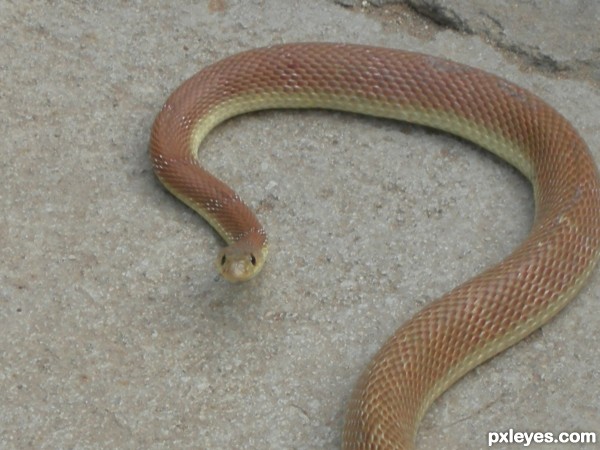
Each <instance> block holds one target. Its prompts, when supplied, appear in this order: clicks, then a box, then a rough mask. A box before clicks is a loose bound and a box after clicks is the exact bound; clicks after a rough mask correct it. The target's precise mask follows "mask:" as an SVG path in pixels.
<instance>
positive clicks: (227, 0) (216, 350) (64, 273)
mask: <svg viewBox="0 0 600 450" xmlns="http://www.w3.org/2000/svg"><path fill="white" fill-rule="evenodd" d="M342 3H344V4H345V5H346V6H343V5H342ZM372 3H376V2H372ZM418 3H424V2H418ZM429 3H430V5H429V9H427V7H423V6H421V7H420V8H421V9H420V11H421V12H422V13H426V14H430V16H429V17H433V18H434V20H432V19H430V18H428V17H427V16H423V15H419V14H417V13H416V12H415V11H414V10H412V9H409V8H407V7H406V6H403V5H395V4H394V5H391V4H388V5H385V6H381V7H379V8H377V7H375V6H374V5H372V4H368V3H367V2H354V1H352V0H349V1H336V2H334V1H327V0H313V1H310V2H308V1H301V0H286V1H282V0H252V1H248V0H208V1H205V0H202V1H196V2H190V1H180V0H175V1H170V2H162V1H159V0H149V1H146V2H137V1H136V2H133V1H132V2H116V1H109V2H86V1H83V2H65V1H52V2H46V1H31V2H13V1H10V0H0V32H1V34H2V36H3V44H2V46H1V47H0V74H1V78H0V80H1V86H2V87H1V89H0V113H1V114H0V131H1V132H2V140H1V143H0V145H1V146H2V156H3V157H2V162H1V163H0V175H1V177H2V187H3V189H2V191H0V213H1V219H0V220H1V222H0V239H1V242H2V248H3V251H2V264H1V265H0V329H1V333H0V448H2V449H30V448H31V449H67V448H70V449H117V448H118V449H141V448H144V449H175V448H177V449H258V450H261V449H336V448H339V446H340V434H341V429H342V419H343V411H344V408H345V404H346V401H347V399H348V396H349V394H350V391H351V389H352V386H353V384H354V382H355V380H356V377H357V376H358V374H359V373H360V371H361V369H362V368H363V367H364V366H365V364H366V363H367V361H368V360H369V358H370V356H371V355H372V354H373V353H374V352H375V350H376V349H377V348H378V346H379V345H380V344H381V343H382V342H383V341H384V339H385V338H386V337H387V336H389V335H390V334H391V333H392V332H393V330H394V329H395V328H396V327H397V326H398V325H399V324H400V323H401V322H402V321H404V320H406V319H407V318H409V317H410V316H411V315H412V314H414V313H415V312H416V311H417V310H419V309H420V308H422V307H423V306H424V305H425V304H427V303H428V302H429V301H430V300H432V299H434V298H435V297H437V296H438V295H440V294H441V293H443V292H444V291H446V290H448V289H450V288H452V287H453V286H455V285H456V284H457V283H459V282H461V281H464V280H466V279H467V278H468V277H470V276H471V275H473V274H475V273H476V272H478V271H480V270H482V269H483V268H484V267H486V266H488V265H490V264H492V263H494V262H496V261H498V260H499V259H500V258H502V257H503V256H504V255H506V254H508V253H509V252H510V251H511V249H512V248H514V246H515V245H516V244H517V243H518V242H519V241H520V240H521V239H522V238H523V237H524V236H525V235H526V233H527V230H528V227H529V226H530V224H531V217H532V210H533V204H532V196H531V192H530V189H529V186H528V184H527V182H526V181H525V180H524V179H523V178H522V177H521V176H520V175H519V174H518V173H516V172H515V171H514V170H512V169H511V168H510V167H508V166H507V165H506V164H504V163H502V162H501V161H499V160H497V159H496V158H493V157H491V156H489V155H488V154H487V153H485V152H483V151H480V150H478V149H476V148H473V147H472V146H469V145H467V144H465V143H464V142H459V141H457V140H455V139H452V138H450V137H448V136H445V135H441V134H438V133H434V132H431V131H427V130H423V129H421V128H418V127H412V126H409V125H405V124H398V123H393V122H389V121H383V120H375V119H369V118H362V117H357V116H354V115H348V114H339V113H329V112H290V111H281V112H265V113H259V114H252V115H248V116H245V117H241V118H238V119H235V120H232V121H230V122H228V123H227V124H226V125H224V126H222V127H220V128H218V129H217V130H215V131H214V132H213V133H212V134H211V135H210V136H209V138H208V139H207V142H206V145H205V147H204V148H203V151H202V155H203V161H205V162H206V165H207V166H208V167H209V168H210V169H211V170H213V171H214V172H216V173H218V174H219V175H220V176H221V177H222V178H223V179H225V180H226V181H228V182H230V183H231V184H232V185H233V186H235V187H236V189H237V190H238V192H239V193H240V195H241V196H242V197H243V198H244V199H246V200H247V201H248V202H249V203H250V204H251V205H252V206H254V207H255V208H256V209H257V211H258V214H259V216H260V218H261V220H263V221H264V224H265V226H266V227H267V229H268V231H269V233H270V238H271V242H272V244H271V245H272V247H271V254H270V257H271V258H270V261H269V262H268V265H267V267H266V268H265V270H264V272H263V273H262V275H261V276H260V277H259V278H257V279H255V280H253V281H251V282H249V283H247V284H244V285H239V286H232V285H229V284H227V283H226V282H224V281H223V280H220V279H218V278H217V276H216V273H215V270H214V268H213V259H214V257H215V256H216V253H217V251H218V248H219V246H220V245H221V242H220V241H219V239H218V237H217V236H216V235H215V233H214V232H212V231H211V230H210V229H209V227H208V226H207V225H206V224H205V223H204V222H203V221H202V220H200V219H199V218H198V217H196V216H195V215H194V213H192V212H191V211H190V210H188V209H187V208H186V207H184V206H183V205H182V204H180V203H179V202H177V201H176V200H175V199H174V198H173V197H171V196H170V195H168V194H167V193H166V192H165V191H164V190H163V189H162V187H161V186H160V185H159V184H158V182H157V181H156V180H155V178H154V176H153V174H152V171H151V168H150V162H149V159H148V157H147V153H146V150H147V143H148V135H149V130H150V126H151V124H152V121H153V118H154V116H155V114H156V113H157V112H158V110H159V108H160V107H161V105H162V103H163V102H164V100H165V99H166V97H167V95H168V94H169V93H170V92H171V91H172V90H173V89H174V88H175V87H176V86H177V85H178V84H179V83H180V82H181V81H183V80H184V79H185V78H187V77H188V76H190V75H192V74H193V73H195V72H196V71H197V70H198V69H199V68H201V67H203V66H205V65H207V64H209V63H211V62H214V61H216V60H218V59H219V58H221V57H224V56H226V55H230V54H232V53H234V52H237V51H240V50H244V49H248V48H251V47H256V46H263V45H268V44H273V43H281V42H292V41H343V42H360V43H368V44H374V45H385V46H389V47H396V48H404V49H411V50H417V51H422V52H427V53H431V54H434V55H440V56H445V57H448V58H451V59H454V60H457V61H461V62H464V63H467V64H470V65H473V66H477V67H480V68H483V69H486V70H489V71H492V72H494V73H497V74H499V75H502V76H504V77H506V78H508V79H510V80H512V81H515V82H516V83H518V84H520V85H522V86H524V87H526V88H529V89H531V90H532V91H534V92H536V93H537V94H539V95H540V96H542V97H543V98H545V99H546V100H547V101H548V102H550V103H551V104H553V105H555V106H556V107H557V108H558V109H559V110H560V111H561V112H562V113H563V114H564V115H565V116H566V117H567V118H568V119H569V120H571V121H572V122H573V124H574V125H575V126H576V128H578V129H579V130H580V132H581V134H582V135H583V137H584V138H585V139H586V141H587V142H588V144H589V145H590V147H591V151H592V152H593V154H594V156H595V158H596V160H597V161H600V125H599V124H600V120H599V118H600V113H599V111H600V91H599V88H598V86H599V83H600V72H599V71H597V69H596V68H597V67H598V61H599V60H600V54H599V53H598V46H597V45H598V44H597V42H598V41H599V39H598V38H599V33H598V28H597V23H598V20H599V9H598V7H597V6H598V3H595V2H593V1H589V2H587V3H586V2H577V1H575V2H559V1H549V2H542V3H540V2H539V1H533V0H532V1H528V2H519V3H520V4H521V5H523V4H526V5H529V6H530V7H531V10H530V11H525V10H522V9H519V8H518V7H516V6H511V5H508V3H511V2H499V3H503V4H506V5H505V6H506V7H505V8H504V9H502V12H501V13H500V12H494V11H484V10H483V9H482V7H481V8H479V7H475V8H470V9H469V10H468V11H470V13H469V14H475V17H474V18H473V17H467V13H465V12H461V11H460V10H455V9H449V8H450V7H449V6H448V4H449V3H451V2H443V1H441V2H429ZM469 3H470V4H471V6H472V4H473V3H481V2H476V1H475V0H472V1H471V2H464V1H461V2H455V4H456V5H458V4H460V5H465V4H467V6H469ZM487 3H492V2H487ZM567 4H568V5H570V6H569V8H568V9H565V5H567ZM352 5H354V6H352ZM540 5H543V6H540ZM586 5H591V6H590V7H588V6H586ZM593 5H596V7H594V6H593ZM575 6H576V7H577V8H578V9H575V13H576V17H575V18H573V17H571V15H572V13H573V9H572V7H575ZM542 10H543V11H542ZM432 11H433V13H431V12H432ZM473 11H475V13H473ZM536 11H538V12H539V15H538V16H536ZM444 14H445V16H444ZM495 14H498V15H495ZM440 17H442V19H440ZM443 17H450V18H455V19H456V18H458V19H461V18H462V19H463V20H457V21H456V22H455V23H458V24H463V25H464V24H466V25H465V27H463V28H461V27H460V26H455V25H452V22H451V21H448V20H446V19H443ZM537 17H539V18H540V19H539V21H538V20H535V18H537ZM548 17H549V18H550V19H548ZM575 19H576V20H577V23H576V24H573V22H572V21H573V20H575ZM469 20H470V21H471V22H469ZM478 20H479V21H478ZM474 23H475V24H478V27H479V28H478V27H475V26H474V25H473V24H474ZM486 23H489V24H490V27H488V28H486V26H485V24H486ZM557 23H558V24H559V25H556V24H557ZM469 24H471V25H469ZM560 24H562V25H560ZM590 24H593V26H591V27H590ZM492 25H493V26H492ZM586 27H587V28H586ZM586 29H587V30H588V32H587V33H586V32H584V33H582V36H585V37H581V36H580V35H579V33H580V31H581V30H584V31H585V30H586ZM456 30H460V31H456ZM486 30H487V31H486ZM523 31H525V33H523V34H522V35H521V34H520V32H523ZM594 33H595V35H594ZM590 34H591V36H590ZM569 43H570V46H569ZM565 46H566V47H565ZM565 48H566V50H565ZM552 61H555V62H558V63H557V64H553V63H552ZM544 63H545V64H544ZM599 295H600V273H598V272H596V273H594V275H593V276H592V278H591V281H590V283H589V284H588V285H587V286H586V287H585V288H584V290H583V292H582V293H581V295H579V296H578V298H577V299H576V300H575V301H574V302H573V303H572V304H571V305H570V306H569V307H567V308H566V310H565V311H564V312H563V313H561V314H560V316H559V317H558V318H556V319H555V320H553V321H552V322H551V323H550V324H548V325H547V326H544V327H543V328H542V329H541V330H540V331H538V332H536V333H534V334H533V335H532V336H531V337H529V338H528V339H526V340H525V341H524V342H522V343H520V344H518V345H516V346H515V347H513V348H511V349H510V350H508V351H506V352H505V353H503V354H502V355H501V356H499V357H497V358H495V359H494V360H492V361H491V362H490V363H487V364H485V365H483V366H482V367H480V368H478V369H476V370H474V371H473V372H471V373H470V374H468V375H467V376H466V377H465V378H464V379H463V380H462V381H460V382H459V383H458V384H457V385H456V386H454V387H453V388H452V389H451V390H450V391H449V392H447V393H446V394H445V395H444V396H443V397H442V398H441V399H439V400H438V401H437V402H436V403H435V404H434V406H433V407H432V409H431V410H430V412H429V413H428V414H427V415H426V417H425V420H424V422H423V424H422V427H421V429H420V432H419V437H418V443H419V448H422V449H434V448H435V449H439V450H450V449H458V448H460V449H467V450H469V449H481V448H484V447H486V445H487V433H488V432H490V431H506V430H508V429H511V428H512V429H514V430H515V431H551V432H558V431H569V432H570V431H595V432H596V433H598V438H599V439H600V425H599V424H600V399H599V397H598V392H600V335H599V334H598V330H599V329H600V314H598V297H599ZM597 445H598V444H597ZM494 448H520V447H519V446H510V447H509V446H506V445H499V446H496V447H494ZM528 448H531V449H534V448H535V449H538V448H539V449H541V448H544V449H548V448H567V447H558V446H553V445H537V446H536V445H531V446H529V447H528ZM568 448H570V449H571V448H573V449H575V448H595V447H594V446H593V445H590V446H583V445H581V446H579V445H571V446H568Z"/></svg>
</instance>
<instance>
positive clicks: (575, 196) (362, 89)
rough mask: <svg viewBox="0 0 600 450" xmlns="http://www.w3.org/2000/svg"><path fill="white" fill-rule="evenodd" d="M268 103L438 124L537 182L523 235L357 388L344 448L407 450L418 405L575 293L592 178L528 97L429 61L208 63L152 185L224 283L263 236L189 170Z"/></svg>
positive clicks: (566, 128)
mask: <svg viewBox="0 0 600 450" xmlns="http://www.w3.org/2000/svg"><path fill="white" fill-rule="evenodd" d="M270 108H326V109H335V110H343V111H351V112H356V113H361V114H368V115H371V116H378V117H387V118H393V119H398V120H403V121H407V122H411V123H416V124H421V125H426V126H429V127H433V128H437V129H440V130H444V131H446V132H449V133H452V134H454V135H457V136H460V137H462V138H465V139H468V140H470V141H472V142H474V143H476V144H478V145H480V146H482V147H484V148H486V149H487V150H489V151H491V152H493V153H495V154H497V155H499V156H500V157H501V158H503V159H505V160H506V161H508V162H509V163H511V164H513V165H514V166H515V167H516V168H517V169H519V170H520V171H521V172H522V173H523V174H524V175H525V176H527V178H528V179H529V180H530V181H531V184H532V185H533V190H534V195H535V204H536V208H535V219H534V223H533V226H532V229H531V232H530V234H529V235H528V237H527V238H526V239H525V241H524V242H522V243H521V244H520V245H519V246H518V247H517V249H516V250H515V251H514V252H513V253H512V254H511V255H509V256H508V257H506V258H505V259H504V260H503V261H501V262H500V263H498V264H497V265H496V266H494V267H491V268H490V269H487V270H485V271H484V272H483V273H481V274H479V275H477V276H476V277H474V278H473V279H471V280H469V281H467V282H466V283H464V284H462V285H460V286H458V287H457V288H455V289H453V290H452V291H450V292H449V293H447V294H445V295H444V296H442V297H441V298H440V299H438V300H436V301H435V302H433V303H432V304H430V305H429V306H427V307H426V308H424V309H423V310H422V311H420V312H419V313H418V314H417V315H415V316H414V317H413V318H411V319H410V320H408V321H407V322H406V323H404V324H403V325H402V326H401V328H400V329H398V330H397V331H396V332H395V334H394V335H393V336H392V337H391V338H389V339H388V341H387V342H386V343H385V345H384V346H383V347H382V348H381V349H380V350H379V351H378V353H377V354H376V355H375V357H374V358H373V359H372V361H371V363H370V364H369V365H368V367H367V368H366V369H365V371H364V373H363V375H362V376H361V377H360V379H359V382H358V384H357V386H356V388H355V390H354V393H353V395H352V397H351V400H350V402H349V407H348V412H347V414H346V420H345V427H344V432H343V448H344V449H371V450H374V449H411V448H413V445H414V440H415V435H416V430H417V427H418V424H419V422H420V420H421V418H422V417H423V414H424V413H425V411H426V409H427V408H428V407H429V405H430V404H431V403H432V402H433V400H434V399H435V398H436V397H438V396H439V395H440V394H441V393H442V392H444V391H445V390H446V389H447V388H448V387H449V386H450V385H451V384H452V383H454V382H455V381H456V380H457V379H459V378H460V377H461V376H462V375H464V374H465V373H466V372H467V371H469V370H470V369H472V368H473V367H475V366H477V365H478V364H480V363H482V362H483V361H485V360H487V359H489V358H491V357H492V356H494V355H495V354H497V353H498V352H500V351H502V350H504V349H505V348H507V347H509V346H510V345H512V344H514V343H515V342H517V341H519V340H521V339H522V338H523V337H525V336H526V335H528V334H529V333H531V332H532V331H534V330H535V329H537V328H538V327H540V326H541V325H542V324H544V323H546V322H547V321H548V320H549V319H550V318H551V317H553V316H554V315H555V314H556V313H557V312H558V311H560V310H561V309H562V308H563V307H564V306H565V305H566V304H567V302H569V300H571V299H572V298H573V297H574V296H575V294H576V293H577V292H578V291H579V289H580V288H581V286H582V285H583V283H584V281H585V280H586V278H587V277H588V275H589V274H590V272H591V271H592V269H593V267H594V265H595V263H596V261H597V259H598V256H599V254H600V251H599V248H600V189H599V188H600V184H599V179H598V173H597V170H596V166H595V164H594V161H593V160H592V158H591V156H590V154H589V152H588V149H587V146H586V144H585V142H584V141H583V140H582V139H581V138H580V137H579V135H578V133H577V131H575V129H574V128H573V127H572V126H571V124H569V122H567V120H565V119H564V118H563V117H562V116H561V115H560V114H559V113H557V112H556V111H555V110H554V109H552V108H551V107H550V106H548V105H547V104H546V103H544V102H543V101H542V100H540V99H539V98H538V97H536V96H535V95H533V94H531V93H530V92H528V91H526V90H524V89H522V88H520V87H518V86H516V85H514V84H512V83H510V82H508V81H505V80H503V79H501V78H498V77H496V76H494V75H491V74H488V73H486V72H483V71H481V70H478V69H474V68H472V67H469V66H465V65H462V64H457V63H454V62H451V61H448V60H445V59H439V58H435V57H432V56H428V55H422V54H417V53H411V52H405V51H399V50H391V49H385V48H375V47H367V46H356V45H343V44H286V45H278V46H273V47H268V48H261V49H255V50H250V51H247V52H243V53H239V54H237V55H234V56H231V57H229V58H226V59H223V60H221V61H219V62H217V63H215V64H213V65H211V66H209V67H206V68H205V69H203V70H202V71H200V72H199V73H197V74H196V75H194V76H193V77H192V78H190V79H189V80H187V81H186V82H184V83H183V84H182V85H181V86H180V87H179V88H178V89H177V90H176V91H175V92H173V94H171V96H170V97H169V99H168V100H167V102H166V103H165V105H164V106H163V108H162V110H161V111H160V113H159V114H158V116H157V118H156V120H155V122H154V125H153V127H152V136H151V139H150V155H151V158H152V162H153V165H154V170H155V172H156V175H157V176H158V178H159V179H160V181H161V182H162V183H163V184H164V185H165V186H166V188H167V189H168V190H169V191H171V192H172V193H173V194H174V195H175V196H176V197H178V198H179V199H180V200H182V201H183V202H184V203H186V204H187V205H189V206H190V207H191V208H193V209H194V210H195V211H197V212H198V213H199V214H200V215H202V216H203V217H204V218H205V219H206V220H207V221H208V222H209V223H210V224H211V225H212V226H213V227H214V228H215V229H216V230H217V232H218V233H219V234H220V235H221V236H222V237H223V239H224V240H225V241H226V242H227V243H228V244H229V245H228V247H226V248H225V249H224V250H222V251H221V253H220V254H219V257H218V260H217V265H218V266H219V270H220V271H221V273H222V275H223V276H224V277H225V278H226V279H228V280H231V281H236V280H246V279H249V278H251V277H253V276H254V275H256V273H258V272H259V271H260V269H261V268H262V266H263V263H264V261H265V257H266V254H267V237H266V233H265V231H264V229H263V227H262V226H261V225H260V223H259V222H258V220H257V219H256V217H255V216H254V214H253V213H252V212H251V211H250V210H249V209H248V207H246V206H245V205H244V203H243V202H242V200H241V199H240V198H239V196H238V195H237V194H235V193H234V191H233V190H232V189H230V188H229V187H228V186H226V185H225V184H224V183H222V182H221V181H219V180H218V179H217V178H215V177H213V176H212V175H210V174H209V173H208V172H207V171H206V170H204V169H203V168H202V167H201V166H200V163H199V162H198V160H197V158H196V156H197V152H198V146H199V145H200V143H201V141H202V140H203V138H204V137H205V136H206V134H207V133H208V132H209V131H210V130H211V129H213V128H214V127H215V126H217V125H218V124H219V123H221V122H223V121H224V120H226V119H228V118H230V117H232V116H236V115H239V114H242V113H246V112H249V111H256V110H261V109H270Z"/></svg>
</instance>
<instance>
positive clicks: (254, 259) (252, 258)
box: [250, 254, 256, 266]
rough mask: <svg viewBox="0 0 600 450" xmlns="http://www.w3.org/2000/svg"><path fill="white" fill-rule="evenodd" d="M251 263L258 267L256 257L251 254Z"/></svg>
mask: <svg viewBox="0 0 600 450" xmlns="http://www.w3.org/2000/svg"><path fill="white" fill-rule="evenodd" d="M250 262H251V263H252V265H253V266H256V257H255V256H254V255H253V254H250Z"/></svg>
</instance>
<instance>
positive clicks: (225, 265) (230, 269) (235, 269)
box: [216, 242, 267, 283]
mask: <svg viewBox="0 0 600 450" xmlns="http://www.w3.org/2000/svg"><path fill="white" fill-rule="evenodd" d="M266 256H267V247H266V246H264V247H262V248H261V247H259V248H256V247H255V248H251V247H250V246H248V245H245V243H244V242H236V243H233V244H231V245H229V246H228V247H225V248H224V249H223V250H221V251H220V252H219V256H218V258H217V261H216V262H217V269H218V270H219V273H220V274H221V276H222V277H223V278H225V279H226V280H227V281H230V282H232V283H238V282H241V281H247V280H249V279H250V278H253V277H254V276H256V275H257V274H258V273H259V272H260V271H261V269H262V267H263V265H264V263H265V259H266Z"/></svg>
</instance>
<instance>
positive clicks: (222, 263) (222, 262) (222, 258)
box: [221, 255, 227, 266]
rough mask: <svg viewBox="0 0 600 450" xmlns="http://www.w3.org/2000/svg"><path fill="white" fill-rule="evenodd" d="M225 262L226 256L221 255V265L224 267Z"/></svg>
mask: <svg viewBox="0 0 600 450" xmlns="http://www.w3.org/2000/svg"><path fill="white" fill-rule="evenodd" d="M226 262H227V256H225V255H223V256H222V257H221V265H222V266H224V265H225V263H226Z"/></svg>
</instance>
